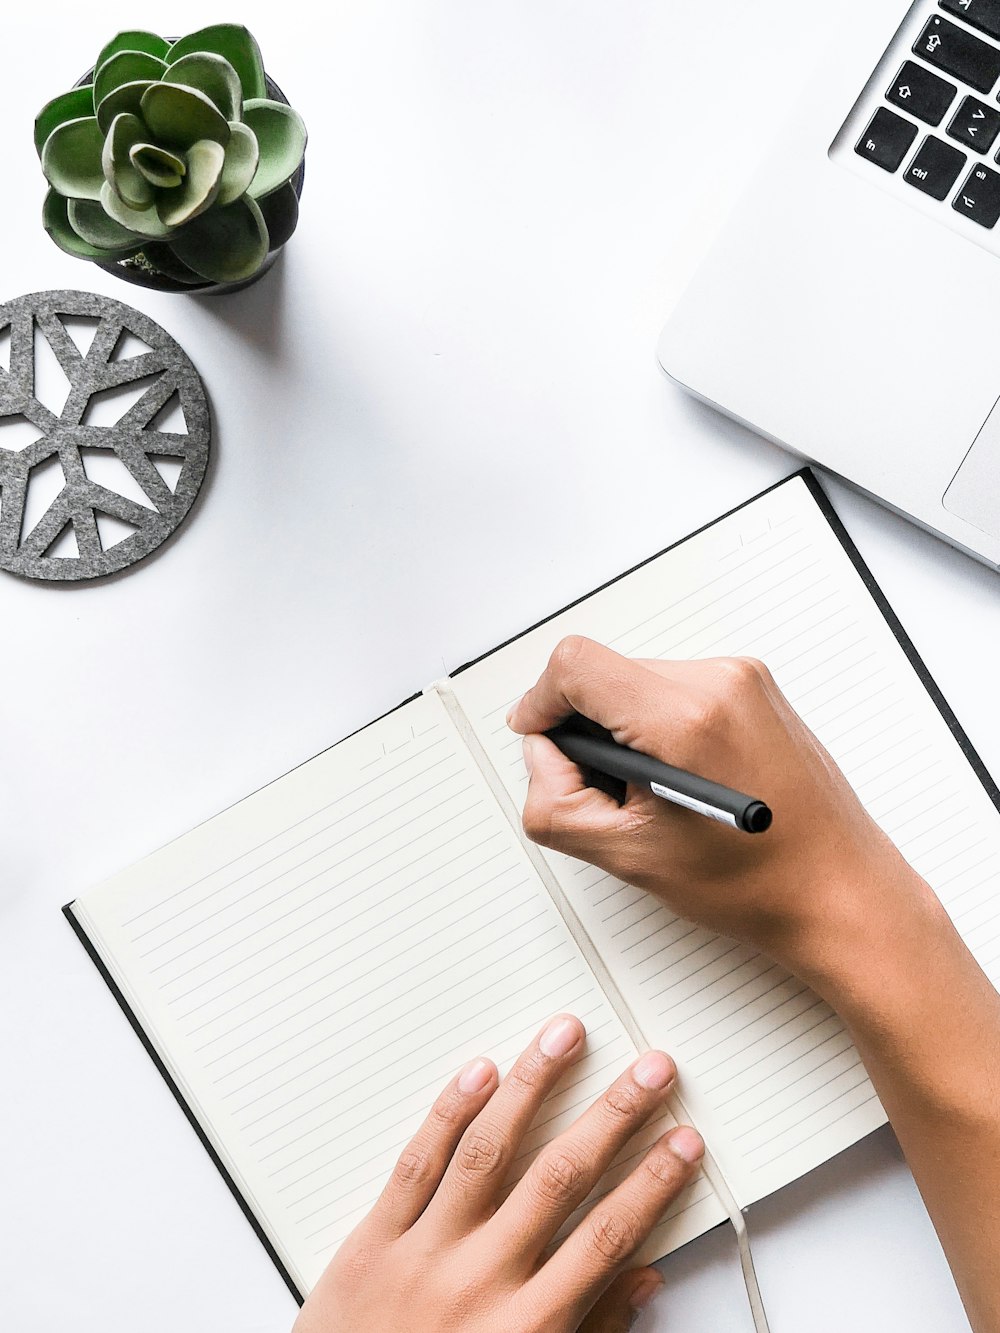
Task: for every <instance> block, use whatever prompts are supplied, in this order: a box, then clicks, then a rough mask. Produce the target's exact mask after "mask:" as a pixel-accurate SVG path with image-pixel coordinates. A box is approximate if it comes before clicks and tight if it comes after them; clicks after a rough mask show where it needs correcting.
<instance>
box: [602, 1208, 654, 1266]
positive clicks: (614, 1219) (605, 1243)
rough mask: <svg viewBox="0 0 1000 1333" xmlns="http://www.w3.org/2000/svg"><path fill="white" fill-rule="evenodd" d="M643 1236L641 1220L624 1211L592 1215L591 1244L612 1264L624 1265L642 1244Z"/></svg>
mask: <svg viewBox="0 0 1000 1333" xmlns="http://www.w3.org/2000/svg"><path fill="white" fill-rule="evenodd" d="M642 1235H643V1233H642V1227H641V1226H640V1224H639V1219H638V1218H637V1217H636V1216H635V1215H634V1214H632V1213H629V1212H626V1211H625V1210H623V1209H619V1210H618V1211H617V1212H613V1213H599V1214H597V1215H596V1216H595V1215H593V1214H591V1218H590V1243H591V1245H592V1246H593V1248H594V1249H595V1250H596V1251H597V1253H598V1254H599V1255H600V1256H601V1258H602V1259H606V1260H607V1261H608V1263H610V1264H621V1263H624V1262H625V1260H626V1259H627V1258H628V1257H629V1255H630V1254H633V1253H634V1252H635V1251H636V1250H637V1249H638V1248H639V1246H640V1245H641V1244H642Z"/></svg>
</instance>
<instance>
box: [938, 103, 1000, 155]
mask: <svg viewBox="0 0 1000 1333" xmlns="http://www.w3.org/2000/svg"><path fill="white" fill-rule="evenodd" d="M948 134H949V135H950V136H951V138H952V139H957V140H958V142H959V143H962V144H965V146H966V148H974V149H975V151H976V152H977V153H988V152H989V150H990V149H991V148H992V147H993V141H994V139H996V137H997V135H998V134H1000V111H995V110H994V109H993V107H991V106H987V105H986V104H985V102H980V100H979V98H978V97H963V98H962V102H961V105H960V106H959V108H958V110H957V111H956V112H955V114H954V116H953V117H952V119H951V123H950V124H949V126H948Z"/></svg>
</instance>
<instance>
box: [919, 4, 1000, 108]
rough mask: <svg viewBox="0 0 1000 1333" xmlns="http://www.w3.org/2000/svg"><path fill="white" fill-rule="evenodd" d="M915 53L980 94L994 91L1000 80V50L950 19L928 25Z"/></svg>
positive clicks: (920, 37) (931, 22)
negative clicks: (950, 21) (949, 20)
mask: <svg viewBox="0 0 1000 1333" xmlns="http://www.w3.org/2000/svg"><path fill="white" fill-rule="evenodd" d="M913 54H914V55H915V56H920V58H921V60H926V62H927V64H928V65H935V66H936V67H937V68H938V69H941V70H944V72H945V73H946V74H950V75H951V76H952V78H955V79H961V80H962V81H963V83H968V84H971V85H972V87H973V88H975V89H976V91H977V92H980V93H988V92H991V91H992V90H993V87H994V85H995V84H996V81H997V79H1000V50H998V49H997V48H996V47H995V46H990V45H989V43H988V42H983V41H980V39H979V38H978V37H973V35H972V33H971V32H966V31H965V29H964V28H959V27H957V26H956V25H955V24H954V23H949V22H948V20H947V19H943V18H938V17H936V16H935V17H934V18H932V19H931V20H930V22H929V23H927V24H926V25H925V27H924V30H923V32H922V33H921V34H920V36H919V37H918V38H917V40H916V41H915V42H914V43H913Z"/></svg>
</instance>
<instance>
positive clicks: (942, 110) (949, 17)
mask: <svg viewBox="0 0 1000 1333" xmlns="http://www.w3.org/2000/svg"><path fill="white" fill-rule="evenodd" d="M910 18H911V20H912V22H910V23H909V24H904V27H903V28H902V29H901V30H900V33H899V34H898V35H897V39H896V42H894V43H893V45H892V46H891V47H890V48H889V51H888V52H887V53H886V60H884V61H883V63H882V65H880V67H879V71H877V72H876V75H875V76H874V77H875V78H876V79H877V78H879V77H880V74H881V79H882V84H881V87H879V86H878V85H877V84H870V85H869V90H870V91H873V92H874V93H875V94H876V97H878V95H879V93H880V94H881V96H880V97H878V104H877V105H876V106H875V109H874V111H873V110H872V108H871V102H870V101H869V100H867V99H866V104H867V106H868V111H867V113H866V120H865V122H864V129H863V130H862V132H861V134H860V137H858V138H857V140H856V142H855V144H854V152H855V154H856V155H857V156H858V157H859V158H861V159H863V160H864V161H865V162H867V163H868V164H870V166H871V167H872V169H873V170H881V171H883V172H887V173H889V174H890V175H894V176H897V179H898V180H900V181H901V182H904V183H905V184H906V185H908V186H911V187H912V188H913V189H914V190H916V191H919V193H920V194H922V195H925V196H927V197H928V198H929V199H931V200H934V201H936V202H937V203H940V204H948V205H950V207H951V208H952V210H953V211H954V212H955V213H957V214H959V215H960V216H961V217H963V218H967V219H968V220H969V221H970V222H972V223H974V224H975V225H976V226H977V227H980V228H983V229H985V230H986V231H993V230H994V228H997V224H998V223H1000V151H998V150H1000V95H998V85H1000V0H940V3H939V4H938V5H937V6H936V7H935V8H934V9H933V10H932V11H931V12H928V8H927V7H925V6H921V5H917V6H914V8H913V9H912V10H911V14H910ZM904 42H905V43H906V46H908V47H909V49H908V50H907V49H906V46H902V49H899V48H900V46H901V44H902V43H904ZM894 55H895V58H893V56H894ZM904 56H905V58H903V57H904ZM886 61H889V62H890V63H889V65H888V67H887V68H888V70H889V74H890V77H889V78H886V77H885V67H886ZM893 71H894V72H893ZM856 134H857V129H855V135H856ZM973 230H974V229H973ZM980 234H981V233H980ZM996 234H997V238H998V240H1000V229H998V231H997V233H996ZM984 240H985V238H984ZM991 240H992V238H991ZM991 248H993V247H992V245H991Z"/></svg>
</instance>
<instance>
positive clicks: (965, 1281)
mask: <svg viewBox="0 0 1000 1333" xmlns="http://www.w3.org/2000/svg"><path fill="white" fill-rule="evenodd" d="M873 887H874V888H875V892H874V893H866V894H864V895H862V896H861V897H860V898H859V899H856V900H855V901H856V902H858V903H860V904H863V905H862V906H859V907H857V908H855V909H854V910H853V911H852V910H851V909H850V908H847V909H846V913H845V915H846V916H847V918H848V919H846V920H843V921H841V922H839V923H837V928H836V929H834V930H831V931H829V933H828V934H827V936H826V940H827V942H826V943H824V944H821V945H820V946H819V947H818V948H816V949H815V950H814V951H813V954H812V956H811V958H810V959H809V962H808V963H807V965H806V967H805V968H804V969H802V970H803V971H807V972H810V973H811V975H809V977H808V979H809V980H810V981H811V983H812V984H813V986H814V987H815V988H816V989H817V990H818V991H819V992H820V993H821V994H822V995H823V996H824V998H825V999H826V1000H827V1001H828V1002H829V1003H830V1004H831V1005H832V1006H833V1007H834V1008H835V1009H836V1010H837V1012H838V1013H839V1014H840V1015H841V1017H842V1018H843V1019H844V1021H845V1022H846V1024H847V1025H848V1027H849V1028H850V1030H851V1033H852V1035H853V1037H854V1040H855V1043H856V1044H857V1047H858V1050H859V1051H860V1053H861V1056H862V1058H863V1059H864V1062H865V1065H866V1067H867V1069H868V1072H869V1074H870V1076H871V1079H872V1082H873V1083H874V1085H875V1087H876V1089H877V1091H878V1093H879V1096H880V1098H881V1099H882V1103H883V1105H884V1106H885V1109H886V1111H887V1113H888V1115H889V1119H890V1120H891V1122H892V1125H893V1128H894V1129H895V1131H896V1135H897V1137H898V1139H899V1141H900V1144H901V1146H902V1148H903V1151H904V1153H905V1155H906V1159H907V1161H908V1163H909V1165H910V1168H911V1170H912V1172H913V1175H914V1179H915V1180H916V1182H917V1186H918V1188H919V1189H920V1192H921V1194H922V1196H923V1199H924V1202H925V1204H926V1205H927V1210H928V1212H929V1213H930V1216H931V1219H932V1221H933V1222H934V1226H935V1228H936V1230H937V1233H938V1236H939V1237H940V1240H941V1243H942V1245H943V1247H944V1250H945V1253H946V1254H947V1256H948V1260H949V1263H950V1265H951V1268H952V1272H953V1273H954V1276H955V1280H956V1283H957V1284H958V1287H959V1290H960V1292H961V1295H962V1299H963V1301H964V1302H965V1306H966V1310H967V1312H968V1314H969V1319H970V1322H971V1323H972V1326H973V1328H974V1329H976V1331H977V1333H987V1331H989V1333H995V1331H996V1330H1000V996H998V995H997V992H996V991H995V990H994V988H993V986H992V985H991V984H990V982H989V981H988V979H987V978H986V977H985V975H984V974H983V972H982V971H981V969H980V968H979V966H978V964H977V963H976V961H975V959H974V958H973V957H972V955H971V954H970V953H969V951H968V949H967V948H966V946H965V944H964V943H963V942H962V940H961V938H960V937H959V935H958V933H957V932H956V930H955V929H954V927H953V926H952V924H951V921H950V920H949V918H948V916H947V914H946V913H945V911H944V909H943V908H942V907H941V905H940V903H939V902H938V900H937V899H936V897H935V896H934V895H933V894H932V893H931V892H930V890H929V889H928V888H927V886H926V885H925V884H924V883H923V881H922V880H920V879H919V878H918V877H917V876H916V875H915V874H914V873H913V872H912V871H910V870H909V869H908V868H903V867H900V868H899V870H898V871H897V872H895V873H894V874H893V876H892V878H891V881H890V882H888V883H887V882H885V881H884V880H883V881H882V882H880V883H879V884H878V885H877V886H873ZM847 901H848V900H847V899H845V902H847ZM831 941H832V942H831Z"/></svg>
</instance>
